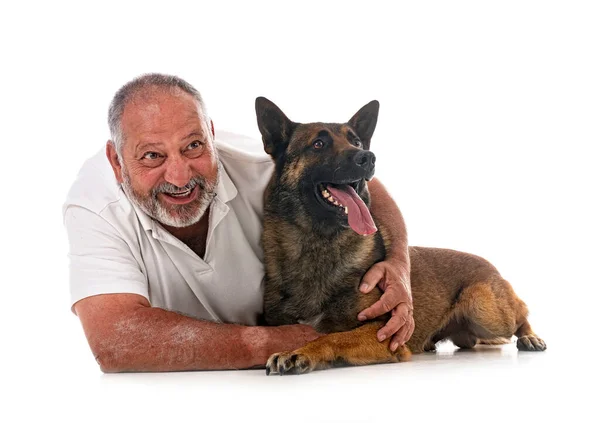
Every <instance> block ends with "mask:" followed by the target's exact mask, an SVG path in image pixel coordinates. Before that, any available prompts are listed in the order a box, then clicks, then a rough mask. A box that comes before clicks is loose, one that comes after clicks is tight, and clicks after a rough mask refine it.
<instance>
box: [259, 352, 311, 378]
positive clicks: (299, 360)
mask: <svg viewBox="0 0 600 423" xmlns="http://www.w3.org/2000/svg"><path fill="white" fill-rule="evenodd" d="M314 368H315V364H314V363H313V361H312V360H311V359H310V358H309V357H308V356H307V355H305V354H298V353H295V352H293V351H292V352H285V353H278V354H273V355H272V356H271V357H270V358H269V360H268V361H267V376H269V375H280V376H283V375H299V374H302V373H308V372H311V371H313V370H314Z"/></svg>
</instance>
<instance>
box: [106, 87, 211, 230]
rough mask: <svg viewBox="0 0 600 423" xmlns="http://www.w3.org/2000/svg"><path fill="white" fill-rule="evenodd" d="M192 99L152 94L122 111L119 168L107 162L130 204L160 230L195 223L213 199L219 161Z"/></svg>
mask: <svg viewBox="0 0 600 423" xmlns="http://www.w3.org/2000/svg"><path fill="white" fill-rule="evenodd" d="M201 114H202V112H201V110H200V108H199V105H198V103H197V102H196V100H195V99H194V97H192V96H191V95H189V94H187V93H185V92H183V91H178V92H176V93H175V94H173V93H168V92H163V91H158V90H157V91H153V92H150V93H146V94H142V95H138V96H136V98H134V100H133V101H131V102H129V103H128V104H127V105H126V106H125V109H124V111H123V117H122V119H121V127H122V131H123V136H124V143H123V151H122V159H123V163H122V166H121V165H120V164H119V163H118V161H115V157H116V156H115V154H114V153H113V154H112V156H113V158H112V159H111V153H110V152H108V151H107V152H108V155H109V159H110V161H111V164H112V166H113V170H114V172H115V176H116V177H117V180H118V181H119V182H120V183H121V184H122V187H123V190H124V191H125V193H126V194H127V196H128V197H129V198H130V200H131V201H133V202H134V203H136V204H137V205H138V206H139V207H140V208H141V209H142V210H143V211H144V212H145V213H147V214H148V215H149V216H150V217H152V218H154V219H156V220H158V221H159V222H161V223H163V224H164V225H168V226H173V227H179V228H181V227H186V226H190V225H193V224H194V223H196V222H198V221H199V220H200V219H201V218H202V216H203V215H204V212H205V211H206V209H207V208H208V206H209V205H210V203H211V201H212V199H213V198H214V195H215V188H216V186H217V183H218V180H219V162H218V159H217V154H216V151H215V149H214V146H213V142H212V141H213V136H214V133H213V130H212V125H211V127H209V125H208V124H207V122H206V120H205V119H204V117H203V116H202V115H201Z"/></svg>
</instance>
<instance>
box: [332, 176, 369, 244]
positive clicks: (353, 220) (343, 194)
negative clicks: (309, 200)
mask: <svg viewBox="0 0 600 423" xmlns="http://www.w3.org/2000/svg"><path fill="white" fill-rule="evenodd" d="M327 190H328V191H329V192H330V193H332V194H333V196H334V197H335V198H337V200H338V202H339V203H342V204H343V205H344V206H346V207H348V223H349V224H350V227H351V228H352V229H353V230H354V232H356V233H357V234H360V235H371V234H373V233H375V232H377V227H376V226H375V222H373V218H372V217H371V213H370V212H369V209H368V208H367V205H366V204H365V202H364V201H363V200H362V199H361V198H360V197H359V196H358V194H357V193H356V191H354V190H353V189H352V188H351V187H350V186H348V185H343V188H342V187H340V188H334V187H332V186H331V185H327Z"/></svg>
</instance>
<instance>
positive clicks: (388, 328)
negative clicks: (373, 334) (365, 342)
mask: <svg viewBox="0 0 600 423" xmlns="http://www.w3.org/2000/svg"><path fill="white" fill-rule="evenodd" d="M405 322H406V316H405V315H404V314H396V315H394V316H392V318H391V319H390V320H388V322H387V323H386V325H385V326H384V327H382V328H381V329H379V331H377V339H378V340H379V341H380V342H381V341H383V340H385V339H387V338H389V337H390V336H392V335H393V334H395V333H396V332H398V329H400V328H401V327H402V326H403V325H404V323H405Z"/></svg>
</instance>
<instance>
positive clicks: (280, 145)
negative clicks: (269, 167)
mask: <svg viewBox="0 0 600 423" xmlns="http://www.w3.org/2000/svg"><path fill="white" fill-rule="evenodd" d="M255 106H256V120H257V122H258V129H259V130H260V133H261V134H262V139H263V145H264V148H265V152H266V153H267V154H270V155H271V157H273V158H274V159H277V158H278V157H279V156H280V155H281V154H282V153H283V152H284V151H285V150H286V148H287V145H288V143H289V140H290V137H291V135H292V132H294V129H295V128H296V125H297V124H296V123H294V122H292V121H291V120H289V119H288V118H287V116H286V115H285V114H284V113H283V112H282V111H281V110H280V109H279V107H277V106H276V105H275V103H273V102H272V101H270V100H267V99H266V98H264V97H257V98H256V103H255Z"/></svg>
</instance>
